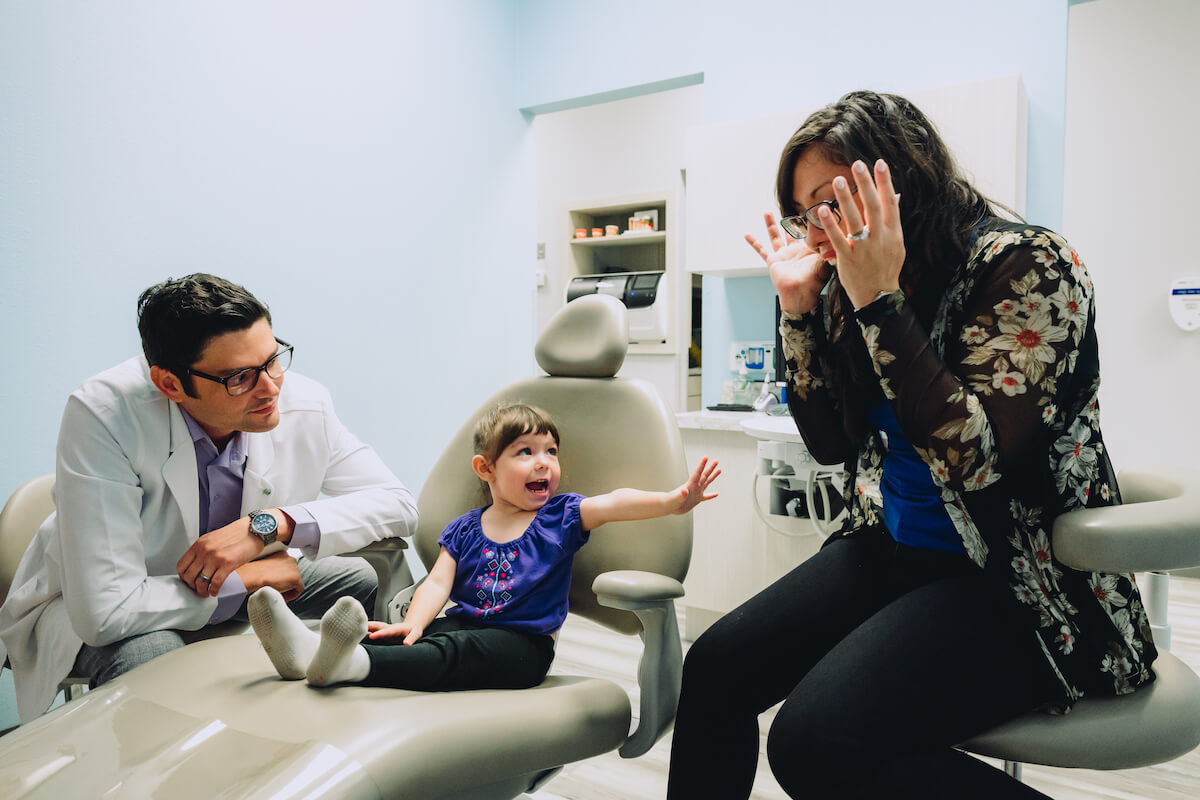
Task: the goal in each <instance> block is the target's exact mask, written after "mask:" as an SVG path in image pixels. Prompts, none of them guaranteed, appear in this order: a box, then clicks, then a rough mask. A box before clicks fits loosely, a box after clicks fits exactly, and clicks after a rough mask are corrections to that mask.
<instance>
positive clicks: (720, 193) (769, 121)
mask: <svg viewBox="0 0 1200 800" xmlns="http://www.w3.org/2000/svg"><path fill="white" fill-rule="evenodd" d="M903 94H904V95H905V96H906V97H908V98H909V99H910V100H912V101H913V102H914V103H916V105H917V107H919V108H920V109H921V110H922V111H924V112H925V113H926V114H927V115H928V116H929V117H930V119H932V120H933V122H934V124H935V125H936V126H937V127H938V130H939V131H940V132H941V134H942V137H943V138H944V139H945V140H946V143H947V144H948V145H949V146H950V149H951V151H953V153H954V155H955V157H956V158H957V159H958V162H959V164H960V165H961V166H962V168H963V169H964V170H965V171H966V173H967V174H968V176H969V177H970V178H971V179H972V180H973V181H974V182H975V185H976V186H977V187H978V188H979V190H980V191H982V192H983V193H984V194H985V195H987V196H988V197H990V198H991V199H993V200H995V201H997V202H1000V203H1003V204H1004V205H1006V206H1008V207H1009V208H1012V209H1013V210H1014V211H1016V212H1017V213H1018V214H1024V213H1025V168H1026V149H1027V140H1028V120H1027V107H1028V101H1027V100H1026V97H1025V89H1024V87H1023V86H1022V84H1021V79H1020V76H1018V75H1007V76H1003V77H999V78H991V79H988V80H983V81H973V82H970V83H963V84H956V85H954V86H944V87H939V88H934V89H922V90H919V91H911V92H904V93H903ZM814 110H815V109H806V110H800V111H796V112H788V113H784V114H774V115H771V116H768V117H757V118H754V119H747V120H737V121H734V122H725V123H718V124H712V125H699V126H696V127H693V128H691V129H690V130H689V131H688V146H687V224H686V228H687V230H686V243H687V244H686V254H687V264H686V265H685V266H686V269H687V270H688V271H690V272H702V273H705V274H710V275H718V276H723V277H740V276H749V275H766V274H767V271H766V267H765V266H764V265H763V263H762V259H760V258H759V257H758V255H757V254H756V253H755V252H754V251H753V250H752V249H751V248H750V246H749V245H748V244H746V242H745V240H744V239H743V238H742V237H743V235H744V234H746V233H753V234H755V235H761V234H762V233H763V221H762V215H763V213H764V212H767V211H771V212H774V213H775V214H778V212H779V208H778V206H777V205H776V203H775V171H776V169H777V168H778V166H779V156H780V154H781V153H782V152H783V146H784V145H785V144H786V143H787V141H788V139H789V138H790V137H791V135H792V134H793V133H794V132H795V131H796V129H797V128H798V127H799V126H800V125H801V123H803V122H804V120H805V118H806V117H807V116H808V115H809V114H810V113H811V112H812V111H814ZM901 202H903V200H901Z"/></svg>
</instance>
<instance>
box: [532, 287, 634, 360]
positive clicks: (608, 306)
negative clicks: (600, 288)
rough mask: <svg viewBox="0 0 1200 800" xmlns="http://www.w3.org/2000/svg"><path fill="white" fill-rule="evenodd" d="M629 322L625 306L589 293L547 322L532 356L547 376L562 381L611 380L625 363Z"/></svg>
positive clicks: (602, 296) (616, 301) (602, 295)
mask: <svg viewBox="0 0 1200 800" xmlns="http://www.w3.org/2000/svg"><path fill="white" fill-rule="evenodd" d="M628 349H629V323H628V321H627V320H626V317H625V305H624V304H623V303H622V302H621V301H620V300H618V299H616V298H615V297H610V296H609V295H606V294H589V295H584V296H583V297H579V298H576V299H574V300H572V301H571V302H570V303H568V304H567V305H566V306H563V307H562V308H560V309H559V310H558V312H557V313H556V314H555V315H554V316H553V317H551V318H550V321H549V322H548V323H546V327H545V329H544V330H543V331H542V333H541V335H540V336H538V340H537V344H536V345H535V346H534V349H533V354H534V357H535V358H537V362H538V366H540V367H541V368H542V369H544V370H545V371H546V372H547V373H549V374H551V375H555V376H558V377H564V378H611V377H613V376H614V375H616V374H617V371H618V370H620V369H621V365H622V364H623V363H625V352H626V351H627V350H628Z"/></svg>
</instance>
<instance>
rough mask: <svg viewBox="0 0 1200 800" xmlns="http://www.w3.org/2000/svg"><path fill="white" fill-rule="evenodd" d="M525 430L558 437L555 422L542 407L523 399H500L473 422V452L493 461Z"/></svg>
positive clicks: (525, 432)
mask: <svg viewBox="0 0 1200 800" xmlns="http://www.w3.org/2000/svg"><path fill="white" fill-rule="evenodd" d="M527 433H548V434H550V435H551V436H553V437H554V444H556V445H557V444H559V441H558V426H557V425H555V424H554V420H553V419H551V418H550V415H549V414H547V413H546V412H545V411H543V410H542V409H540V408H538V407H537V406H531V405H526V404H525V403H502V404H500V405H498V406H496V407H495V408H493V409H492V410H491V411H488V412H487V413H486V414H484V415H483V416H482V417H480V419H479V422H477V423H475V435H474V443H475V455H479V456H483V457H484V459H486V460H487V462H488V463H489V464H494V463H495V462H496V459H497V458H499V457H500V454H501V453H503V452H504V448H506V447H508V446H509V445H510V444H512V443H513V442H515V441H516V440H517V439H519V438H521V437H522V436H524V435H525V434H527Z"/></svg>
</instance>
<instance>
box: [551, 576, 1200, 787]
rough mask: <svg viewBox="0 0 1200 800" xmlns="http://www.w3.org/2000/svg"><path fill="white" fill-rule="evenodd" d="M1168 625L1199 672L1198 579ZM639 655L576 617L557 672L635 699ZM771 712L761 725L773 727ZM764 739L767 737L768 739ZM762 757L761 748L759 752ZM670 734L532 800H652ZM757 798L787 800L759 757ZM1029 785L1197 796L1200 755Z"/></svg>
mask: <svg viewBox="0 0 1200 800" xmlns="http://www.w3.org/2000/svg"><path fill="white" fill-rule="evenodd" d="M1170 597H1171V601H1170V604H1171V608H1170V617H1171V619H1170V622H1171V625H1172V628H1173V630H1172V652H1174V653H1175V655H1177V656H1179V658H1181V659H1182V660H1183V661H1185V662H1187V663H1188V664H1189V665H1190V666H1191V667H1192V668H1193V669H1195V670H1196V671H1197V672H1200V580H1196V579H1184V578H1173V579H1172V581H1171V595H1170ZM639 652H640V648H639V644H638V642H637V641H636V640H635V639H633V638H632V637H626V636H620V635H617V634H614V633H610V632H608V631H606V630H605V629H603V628H601V627H599V626H597V625H593V624H591V623H589V622H587V621H586V620H579V619H576V618H574V617H572V618H571V620H570V621H569V622H568V623H567V626H566V627H565V628H564V629H563V632H562V635H561V637H560V641H559V646H558V656H557V658H556V660H555V665H554V670H553V671H554V672H559V673H566V674H580V675H597V676H602V677H607V678H610V679H611V680H614V681H616V682H617V683H619V684H621V685H622V686H624V687H625V688H626V689H627V690H628V691H630V693H631V695H632V696H633V697H634V700H635V705H634V708H635V710H636V708H637V706H636V696H637V695H636V692H637V685H636V684H635V683H634V681H633V676H634V675H635V673H636V669H637V658H638V653H639ZM771 713H772V712H770V711H768V712H767V713H766V714H764V715H763V719H762V724H761V728H762V730H763V731H764V732H765V731H766V730H767V729H768V728H769V726H770V717H771ZM763 741H764V742H765V735H764V737H763ZM760 752H761V751H760ZM669 753H670V748H669V735H668V737H667V738H664V739H663V740H662V741H660V742H659V743H658V744H657V745H655V747H654V748H653V749H651V751H650V752H649V753H647V754H646V755H644V756H642V757H640V758H637V759H632V760H626V759H622V758H620V757H619V756H618V755H617V754H616V753H612V754H609V755H605V756H600V757H597V758H593V759H590V760H588V761H583V762H580V763H578V764H573V765H570V766H568V767H567V768H566V769H564V770H563V772H562V773H560V774H559V775H558V776H556V777H555V778H554V779H552V780H551V781H550V782H549V783H547V784H546V785H545V787H543V788H542V789H541V790H540V791H538V792H536V793H534V794H533V795H532V797H533V798H535V800H642V798H645V799H646V800H650V798H662V797H663V796H664V795H665V793H666V780H667V763H668V757H669ZM759 764H760V766H759V774H758V778H757V780H756V781H755V785H754V793H753V794H752V795H751V797H752V798H753V799H754V800H785V798H786V795H785V794H784V793H783V791H782V790H781V789H780V788H779V786H778V784H776V783H775V780H774V779H773V778H772V776H771V774H770V772H769V770H768V769H767V767H766V758H765V756H764V757H761V758H760V760H759ZM1024 770H1025V772H1024V777H1025V781H1026V782H1027V783H1029V784H1030V785H1032V786H1034V787H1036V788H1037V789H1039V790H1040V791H1043V792H1045V793H1047V794H1049V795H1051V796H1052V797H1054V798H1055V799H1056V800H1194V798H1196V797H1200V750H1195V751H1193V752H1191V753H1189V754H1188V755H1186V756H1184V757H1182V758H1179V759H1177V760H1175V761H1173V762H1170V763H1168V764H1160V765H1158V766H1154V767H1145V768H1142V769H1134V770H1123V771H1117V772H1091V771H1087V770H1063V769H1052V768H1048V767H1035V766H1026V767H1025V768H1024Z"/></svg>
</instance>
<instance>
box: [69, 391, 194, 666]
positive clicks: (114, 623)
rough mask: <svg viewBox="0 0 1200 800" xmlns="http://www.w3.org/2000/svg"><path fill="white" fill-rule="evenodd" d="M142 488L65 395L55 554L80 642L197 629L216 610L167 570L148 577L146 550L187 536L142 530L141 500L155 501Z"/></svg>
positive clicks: (100, 429)
mask: <svg viewBox="0 0 1200 800" xmlns="http://www.w3.org/2000/svg"><path fill="white" fill-rule="evenodd" d="M147 491H149V490H148V489H147V488H146V487H144V486H143V482H142V481H141V479H140V478H139V476H138V475H137V474H136V473H135V471H134V468H133V466H132V465H131V463H130V460H129V456H127V454H126V453H125V450H124V447H123V446H122V444H121V443H119V442H118V441H117V439H116V437H115V436H114V434H113V433H112V431H111V430H110V429H109V428H108V427H107V426H106V424H105V423H104V422H103V421H101V419H99V418H98V417H97V415H96V414H95V413H94V412H93V410H92V409H91V408H90V407H89V406H88V405H87V404H86V403H85V402H84V401H83V400H81V399H80V398H79V397H78V396H76V395H72V397H71V398H70V399H69V400H68V402H67V408H66V411H65V412H64V413H63V421H62V426H61V429H60V434H59V442H58V458H57V468H56V479H55V487H54V496H55V505H56V507H57V520H56V524H57V528H58V541H59V548H60V549H59V552H58V553H57V556H58V558H59V559H60V560H61V564H62V575H63V586H62V593H63V599H64V602H65V604H66V608H67V614H68V616H69V618H70V620H71V625H72V627H73V628H74V629H75V631H76V633H78V634H79V636H80V638H82V639H83V641H84V642H86V643H87V644H90V645H93V646H101V645H105V644H110V643H112V642H116V641H120V640H121V639H125V638H128V637H130V636H133V635H136V634H139V633H146V632H148V631H153V630H163V629H167V628H179V629H182V630H197V629H199V628H201V627H203V626H204V625H205V624H206V623H207V622H208V621H209V618H210V617H211V615H212V613H213V611H214V609H215V608H216V600H213V599H211V598H201V597H198V596H197V595H196V594H195V593H194V592H192V590H191V589H190V588H189V587H188V586H186V585H184V584H183V583H182V582H181V581H180V580H179V578H178V576H177V575H175V574H174V573H171V572H167V571H165V570H164V574H158V575H153V574H150V573H151V572H152V570H151V569H150V568H148V566H147V562H148V559H150V558H152V557H153V556H152V555H150V553H153V552H156V551H158V550H160V549H162V548H166V549H169V548H170V547H171V546H172V545H173V544H174V546H178V547H179V548H180V549H182V546H183V543H184V542H185V541H186V534H185V533H184V531H183V529H182V527H179V526H176V525H170V526H168V523H166V521H165V520H164V521H163V523H164V524H163V529H162V530H156V531H154V532H153V533H148V532H147V531H146V529H145V527H144V526H145V523H144V521H143V519H142V511H143V502H147V501H148V500H157V498H147V497H146V494H147ZM159 505H164V504H162V503H159ZM172 512H173V513H175V514H176V515H177V512H176V511H174V509H172ZM168 527H170V529H169V530H168V529H167V528H168ZM176 528H178V529H176Z"/></svg>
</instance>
